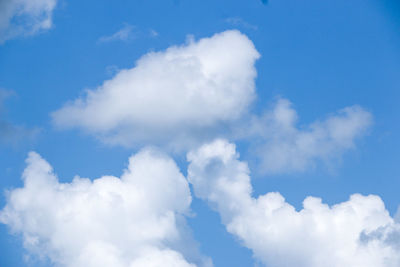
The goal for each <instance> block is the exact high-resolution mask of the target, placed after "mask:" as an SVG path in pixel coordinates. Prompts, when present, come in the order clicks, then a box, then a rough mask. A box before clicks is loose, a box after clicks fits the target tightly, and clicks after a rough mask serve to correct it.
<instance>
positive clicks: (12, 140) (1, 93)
mask: <svg viewBox="0 0 400 267" xmlns="http://www.w3.org/2000/svg"><path fill="white" fill-rule="evenodd" d="M12 95H14V92H13V91H8V90H4V89H0V144H5V145H17V144H19V143H21V142H23V141H26V140H32V139H34V138H35V137H36V136H37V134H38V133H39V131H40V130H39V129H38V128H33V129H30V128H26V127H25V126H22V125H17V124H14V123H12V122H11V121H9V120H7V119H6V109H5V107H4V101H5V100H6V99H7V98H8V97H10V96H12Z"/></svg>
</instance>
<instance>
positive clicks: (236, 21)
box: [225, 17, 258, 31]
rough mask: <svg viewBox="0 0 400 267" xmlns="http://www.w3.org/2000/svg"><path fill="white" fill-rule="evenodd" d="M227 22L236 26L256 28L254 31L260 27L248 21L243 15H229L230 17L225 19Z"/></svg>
mask: <svg viewBox="0 0 400 267" xmlns="http://www.w3.org/2000/svg"><path fill="white" fill-rule="evenodd" d="M225 22H226V23H229V24H232V25H233V26H235V27H244V28H246V29H250V30H254V31H255V30H257V29H258V27H257V26H256V25H253V24H251V23H248V22H247V21H245V20H244V19H242V18H241V17H229V18H227V19H225Z"/></svg>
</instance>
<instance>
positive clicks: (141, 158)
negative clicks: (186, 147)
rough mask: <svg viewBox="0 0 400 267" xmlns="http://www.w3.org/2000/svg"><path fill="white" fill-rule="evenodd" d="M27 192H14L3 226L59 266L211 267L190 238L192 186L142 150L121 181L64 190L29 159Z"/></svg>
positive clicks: (79, 181)
mask: <svg viewBox="0 0 400 267" xmlns="http://www.w3.org/2000/svg"><path fill="white" fill-rule="evenodd" d="M22 178H23V181H24V186H23V187H22V188H17V189H14V190H12V191H10V192H8V195H7V204H6V206H5V208H4V209H3V210H2V211H1V212H0V222H2V223H4V224H7V225H8V226H9V227H10V229H11V231H12V232H13V233H15V234H19V235H22V237H23V241H24V247H25V248H26V249H27V250H28V251H29V252H30V253H31V254H34V255H38V256H41V257H43V256H46V257H48V258H49V259H50V260H51V261H52V262H53V263H54V264H55V265H56V266H71V267H72V266H74V267H79V266H85V267H90V266H115V267H119V266H120V267H124V266H131V267H133V266H135V267H144V266H160V263H161V262H162V266H171V267H172V266H174V267H175V266H182V267H183V266H184V267H189V266H196V264H198V265H199V266H211V263H210V261H209V260H208V259H206V258H204V257H202V256H201V255H200V254H199V253H198V251H197V249H196V243H195V242H194V241H193V240H192V238H191V237H190V233H189V231H188V230H187V229H188V227H187V226H186V223H185V215H187V214H188V212H190V210H189V206H190V203H191V194H190V190H189V186H188V183H187V181H186V179H185V178H184V176H183V175H182V174H181V173H180V171H179V169H178V167H177V166H176V164H175V162H174V161H173V160H172V159H171V158H169V157H167V156H166V155H164V154H162V153H160V152H158V151H156V150H153V149H144V150H142V151H140V152H139V153H138V154H136V155H134V156H132V157H131V158H130V159H129V165H128V168H127V169H126V170H125V171H124V173H123V174H122V176H121V177H120V178H118V177H114V176H103V177H101V178H98V179H95V180H90V179H87V178H80V177H75V178H74V179H73V181H72V182H71V183H60V182H59V181H58V178H57V177H56V176H55V174H54V172H53V170H52V167H51V166H50V165H49V163H47V162H46V161H45V160H44V159H43V158H41V157H40V156H39V155H38V154H37V153H34V152H31V153H30V154H29V157H28V159H27V167H26V169H25V171H24V173H23V176H22Z"/></svg>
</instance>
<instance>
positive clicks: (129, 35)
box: [99, 24, 134, 43]
mask: <svg viewBox="0 0 400 267" xmlns="http://www.w3.org/2000/svg"><path fill="white" fill-rule="evenodd" d="M133 29H134V27H133V26H132V25H129V24H127V25H125V26H124V27H123V28H122V29H120V30H118V31H117V32H116V33H114V34H112V35H109V36H102V37H100V39H99V42H101V43H105V42H112V41H129V40H132V39H133V38H134V34H133Z"/></svg>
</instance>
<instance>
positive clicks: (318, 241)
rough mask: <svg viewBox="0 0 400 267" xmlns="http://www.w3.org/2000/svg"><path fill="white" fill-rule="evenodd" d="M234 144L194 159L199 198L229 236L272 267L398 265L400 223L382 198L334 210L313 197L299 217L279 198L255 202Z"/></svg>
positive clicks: (210, 148) (206, 149)
mask: <svg viewBox="0 0 400 267" xmlns="http://www.w3.org/2000/svg"><path fill="white" fill-rule="evenodd" d="M238 157H239V155H238V154H237V153H236V151H235V146H234V145H233V144H229V143H228V142H227V141H224V140H217V141H215V142H213V143H211V144H207V145H204V146H202V147H201V148H200V149H198V150H197V151H192V152H190V153H189V154H188V160H189V162H190V165H189V169H188V179H189V181H190V182H191V183H192V184H193V187H194V191H195V194H196V195H197V196H198V197H200V198H202V199H205V200H207V201H208V202H209V203H210V205H211V206H212V207H213V208H214V209H215V210H216V211H218V212H219V213H220V215H221V218H222V222H223V223H224V224H225V225H226V228H227V231H229V232H230V233H232V234H234V235H235V236H237V237H238V238H239V240H240V241H241V242H242V244H243V245H244V246H246V247H248V248H250V249H251V250H252V251H253V253H254V256H255V257H256V258H257V259H258V260H260V261H261V262H262V263H264V264H265V265H267V266H271V267H283V266H297V267H342V266H351V267H396V266H400V224H399V223H398V222H396V221H395V220H394V219H393V218H392V217H391V216H390V215H389V212H388V211H387V210H386V209H385V206H384V203H383V202H382V200H381V199H380V198H379V197H378V196H373V195H369V196H362V195H358V194H355V195H352V196H351V197H350V199H349V200H348V201H346V202H343V203H339V204H336V205H334V206H331V207H330V206H328V205H326V204H323V203H322V202H321V199H319V198H315V197H307V198H306V199H305V200H304V202H303V209H301V210H300V211H296V210H295V208H294V207H293V206H291V205H290V204H289V203H287V202H286V201H285V200H284V198H283V197H282V196H281V195H280V194H279V193H268V194H265V195H261V196H259V197H258V198H253V197H252V196H251V192H252V187H251V184H250V176H249V169H248V167H247V164H246V163H245V162H241V161H239V160H238Z"/></svg>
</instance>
